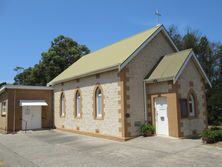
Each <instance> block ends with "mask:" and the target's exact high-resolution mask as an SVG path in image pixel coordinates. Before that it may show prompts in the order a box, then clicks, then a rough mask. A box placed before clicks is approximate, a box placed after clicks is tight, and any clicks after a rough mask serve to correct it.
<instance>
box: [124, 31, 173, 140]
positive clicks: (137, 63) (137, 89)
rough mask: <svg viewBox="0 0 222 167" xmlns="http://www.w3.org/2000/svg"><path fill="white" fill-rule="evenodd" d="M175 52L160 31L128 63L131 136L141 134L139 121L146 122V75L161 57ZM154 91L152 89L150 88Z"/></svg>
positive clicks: (128, 119)
mask: <svg viewBox="0 0 222 167" xmlns="http://www.w3.org/2000/svg"><path fill="white" fill-rule="evenodd" d="M172 52H175V51H174V49H173V48H172V46H171V45H170V43H169V41H168V40H167V39H166V37H165V35H164V34H163V33H162V32H161V33H159V34H158V35H157V36H156V37H155V38H154V39H153V40H152V41H151V42H150V43H149V44H148V45H147V46H146V47H144V48H143V49H142V50H141V51H140V53H139V54H138V55H137V56H136V57H135V58H134V59H133V60H131V62H130V63H129V64H128V65H127V70H126V91H127V92H126V98H127V99H126V100H127V102H126V103H127V105H126V106H127V113H129V115H130V116H129V117H128V118H127V125H129V127H128V128H127V131H128V132H129V135H131V136H137V135H138V134H139V126H137V123H138V122H140V123H144V85H143V80H144V78H145V76H146V75H147V74H148V73H149V72H150V71H151V70H152V68H153V67H154V66H155V65H156V64H157V62H158V61H159V60H160V58H161V57H162V56H164V55H166V54H168V53H172ZM150 91H152V90H150Z"/></svg>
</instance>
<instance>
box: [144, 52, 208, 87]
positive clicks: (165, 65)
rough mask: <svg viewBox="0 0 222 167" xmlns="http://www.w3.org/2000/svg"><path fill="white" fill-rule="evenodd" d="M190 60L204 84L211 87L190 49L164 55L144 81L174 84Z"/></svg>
mask: <svg viewBox="0 0 222 167" xmlns="http://www.w3.org/2000/svg"><path fill="white" fill-rule="evenodd" d="M191 59H193V61H194V63H195V64H196V66H197V68H198V70H199V71H200V74H201V75H202V77H203V78H204V79H205V81H206V83H208V84H209V85H210V86H211V83H210V81H209V79H208V77H207V75H206V74H205V72H204V71H203V69H202V67H201V65H200V63H199V61H198V60H197V58H196V56H195V55H194V53H193V51H192V49H187V50H183V51H180V52H177V53H172V54H168V55H165V56H164V57H163V58H162V60H161V61H160V62H159V64H158V65H157V66H156V68H155V69H154V71H153V72H152V73H151V74H150V75H149V76H147V77H146V78H145V81H146V82H147V83H153V82H162V81H168V80H173V81H174V83H175V82H176V81H177V80H178V79H179V77H180V75H181V74H182V72H183V70H184V69H185V68H186V66H187V64H188V63H189V61H190V60H191Z"/></svg>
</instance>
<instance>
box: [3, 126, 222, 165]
mask: <svg viewBox="0 0 222 167" xmlns="http://www.w3.org/2000/svg"><path fill="white" fill-rule="evenodd" d="M0 161H3V162H5V163H6V164H7V165H8V166H11V167H14V166H15V167H46V166H47V167H71V166H81V167H85V166H93V167H100V166H101V167H111V166H112V167H114V166H118V167H126V166H127V167H128V166H129V167H130V166H151V167H152V166H164V167H166V166H171V167H173V166H175V167H176V166H180V167H183V166H184V167H185V166H208V167H209V166H213V167H215V166H222V148H219V147H214V146H207V145H203V144H202V143H201V141H200V140H191V139H183V140H181V139H174V138H164V137H149V138H143V137H138V138H136V139H133V140H130V141H127V142H116V141H110V140H106V139H100V138H95V137H88V136H82V135H77V134H73V133H66V132H61V131H57V130H45V131H33V132H27V133H24V132H21V133H18V134H8V135H0Z"/></svg>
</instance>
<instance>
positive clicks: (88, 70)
mask: <svg viewBox="0 0 222 167" xmlns="http://www.w3.org/2000/svg"><path fill="white" fill-rule="evenodd" d="M161 30H163V31H164V32H165V33H166V30H165V28H164V27H163V26H162V25H158V26H155V27H153V28H151V29H149V30H146V31H144V32H142V33H139V34H137V35H134V36H132V37H129V38H126V39H124V40H121V41H119V42H117V43H114V44H112V45H109V46H107V47H105V48H103V49H100V50H98V51H96V52H93V53H90V54H88V55H85V56H83V57H82V58H80V59H79V60H78V61H76V62H75V63H74V64H72V65H71V66H70V67H68V68H67V69H66V70H64V71H63V72H62V73H61V74H59V75H58V76H57V77H56V78H54V79H53V80H52V81H50V83H49V84H48V85H54V84H57V83H60V82H66V81H69V80H72V79H75V78H80V77H84V76H88V75H92V74H95V73H100V72H105V71H109V70H112V69H120V70H121V69H122V68H124V66H125V65H126V64H127V63H128V62H129V61H130V60H131V59H132V58H133V57H134V56H135V55H136V54H137V52H138V51H139V48H142V47H143V46H144V45H146V44H147V43H148V42H149V41H150V40H152V39H153V38H154V37H155V36H156V35H157V34H158V33H159V32H160V31H161ZM169 39H170V38H169ZM170 40H171V39H170ZM171 43H172V45H174V43H173V42H172V41H171ZM174 47H175V49H176V50H177V48H176V46H175V45H174Z"/></svg>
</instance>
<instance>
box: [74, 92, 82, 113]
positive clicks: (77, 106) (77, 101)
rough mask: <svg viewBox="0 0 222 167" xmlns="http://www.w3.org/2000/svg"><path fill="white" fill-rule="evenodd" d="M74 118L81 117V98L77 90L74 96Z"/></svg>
mask: <svg viewBox="0 0 222 167" xmlns="http://www.w3.org/2000/svg"><path fill="white" fill-rule="evenodd" d="M75 116H76V117H81V96H80V92H79V91H78V90H77V92H76V96H75Z"/></svg>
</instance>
